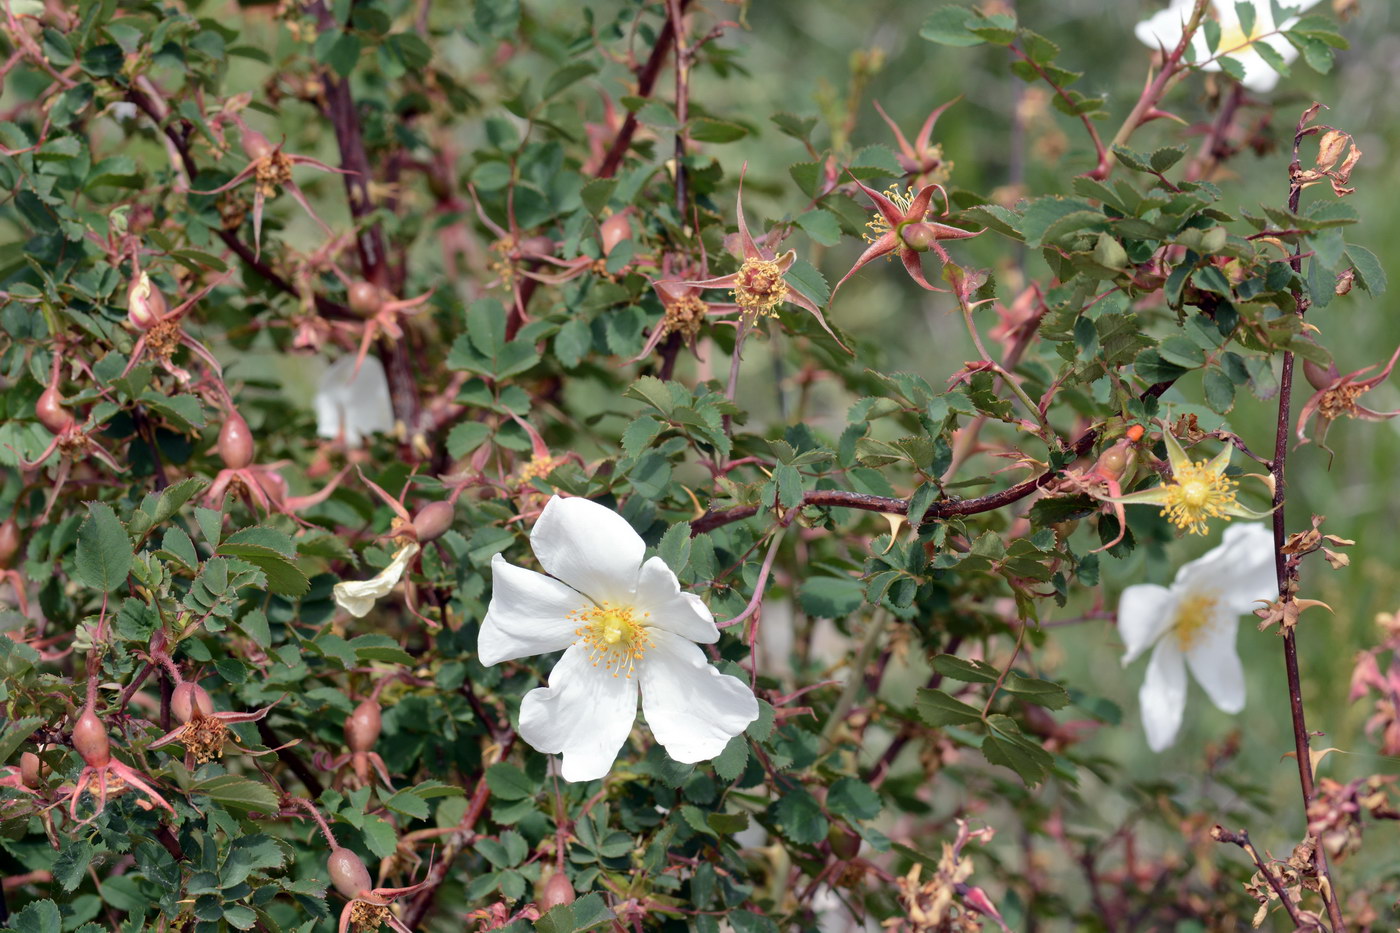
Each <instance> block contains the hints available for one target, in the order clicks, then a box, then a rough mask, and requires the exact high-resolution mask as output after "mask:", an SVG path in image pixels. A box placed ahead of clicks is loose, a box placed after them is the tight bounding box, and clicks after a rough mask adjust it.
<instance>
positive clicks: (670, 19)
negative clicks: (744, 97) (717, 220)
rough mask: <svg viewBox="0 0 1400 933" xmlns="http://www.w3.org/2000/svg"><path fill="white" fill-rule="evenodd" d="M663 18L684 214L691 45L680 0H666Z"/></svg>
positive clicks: (678, 192) (678, 205)
mask: <svg viewBox="0 0 1400 933" xmlns="http://www.w3.org/2000/svg"><path fill="white" fill-rule="evenodd" d="M666 22H667V24H668V25H669V26H670V27H671V41H672V45H673V46H674V48H675V53H676V123H678V124H679V126H678V128H677V129H676V157H675V158H676V214H677V215H679V216H681V217H684V216H685V215H686V200H687V192H686V177H685V150H686V143H687V137H688V133H687V132H686V128H685V125H686V121H687V120H689V119H690V49H688V48H687V47H686V44H685V19H684V14H683V13H682V12H681V0H666Z"/></svg>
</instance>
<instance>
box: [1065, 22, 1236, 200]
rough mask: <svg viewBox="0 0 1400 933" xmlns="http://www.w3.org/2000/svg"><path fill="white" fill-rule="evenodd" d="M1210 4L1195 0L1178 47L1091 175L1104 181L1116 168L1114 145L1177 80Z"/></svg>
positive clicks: (1148, 111)
mask: <svg viewBox="0 0 1400 933" xmlns="http://www.w3.org/2000/svg"><path fill="white" fill-rule="evenodd" d="M1209 7H1210V0H1196V5H1195V7H1194V8H1192V10H1191V18H1190V19H1189V20H1187V22H1186V26H1185V28H1183V29H1182V31H1181V41H1179V42H1178V43H1177V44H1176V48H1174V49H1172V50H1171V52H1169V53H1167V58H1166V61H1164V62H1163V63H1162V70H1161V71H1159V72H1158V73H1157V77H1156V78H1154V79H1153V80H1152V81H1150V82H1148V84H1147V86H1146V87H1144V88H1143V89H1142V95H1141V96H1140V97H1138V101H1137V103H1136V104H1134V105H1133V109H1132V111H1131V112H1130V113H1129V114H1128V118H1127V119H1126V120H1124V121H1123V125H1122V126H1120V127H1119V128H1118V132H1117V133H1116V134H1114V137H1113V141H1112V142H1110V143H1109V144H1108V152H1107V153H1105V154H1104V156H1103V157H1102V158H1100V160H1099V165H1098V167H1097V168H1095V169H1094V170H1093V171H1092V172H1090V173H1089V177H1090V178H1093V179H1096V180H1098V181H1103V180H1104V179H1105V178H1107V177H1108V176H1109V174H1110V173H1112V171H1113V165H1114V163H1115V162H1116V161H1117V160H1116V158H1115V157H1114V155H1113V147H1114V146H1119V145H1122V144H1123V143H1125V142H1127V141H1128V137H1130V136H1132V135H1133V133H1134V132H1135V131H1136V130H1137V128H1138V127H1139V126H1142V124H1143V123H1145V122H1147V119H1148V115H1149V114H1150V113H1151V112H1152V110H1153V109H1154V108H1155V107H1156V106H1157V102H1158V101H1159V100H1161V99H1162V95H1163V94H1165V93H1166V92H1167V89H1168V87H1170V86H1171V84H1172V82H1173V81H1174V80H1176V77H1177V76H1178V75H1179V74H1180V73H1181V57H1182V56H1183V55H1185V54H1186V50H1187V49H1188V48H1189V47H1190V45H1191V40H1192V38H1193V37H1194V36H1195V35H1196V30H1197V29H1199V28H1201V22H1202V21H1203V20H1204V19H1205V15H1206V10H1207V9H1208V8H1209Z"/></svg>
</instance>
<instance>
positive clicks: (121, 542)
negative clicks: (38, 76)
mask: <svg viewBox="0 0 1400 933" xmlns="http://www.w3.org/2000/svg"><path fill="white" fill-rule="evenodd" d="M131 558H132V552H131V539H130V538H128V537H127V536H126V529H125V528H123V527H122V523H121V522H120V521H119V520H118V519H117V515H116V513H115V512H113V511H112V507H111V506H109V505H107V504H106V503H105V502H89V503H88V517H87V518H86V519H84V521H83V524H82V527H80V528H79V529H78V553H77V557H76V566H77V571H78V577H79V579H81V580H82V582H83V583H85V584H86V585H88V586H90V587H92V588H93V589H95V590H101V591H102V592H104V593H110V592H112V591H113V590H115V589H116V588H117V587H119V586H121V585H122V584H123V583H124V582H126V575H127V573H128V572H129V571H130V570H131Z"/></svg>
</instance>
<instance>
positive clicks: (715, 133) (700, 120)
mask: <svg viewBox="0 0 1400 933" xmlns="http://www.w3.org/2000/svg"><path fill="white" fill-rule="evenodd" d="M687 129H688V130H689V131H690V138H691V139H693V140H695V141H696V142H700V143H732V142H736V141H738V140H740V139H743V138H744V137H745V136H747V135H749V131H748V130H746V129H745V128H744V127H742V126H740V125H739V124H738V123H730V122H729V121H728V120H715V119H712V118H710V117H692V118H691V120H690V122H689V123H688V124H687Z"/></svg>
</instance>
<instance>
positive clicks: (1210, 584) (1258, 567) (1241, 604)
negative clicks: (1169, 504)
mask: <svg viewBox="0 0 1400 933" xmlns="http://www.w3.org/2000/svg"><path fill="white" fill-rule="evenodd" d="M1277 596H1278V584H1277V581H1276V580H1275V578H1274V536H1273V533H1272V532H1271V531H1269V529H1268V528H1267V527H1265V526H1264V525H1231V526H1230V527H1229V528H1227V529H1225V536H1224V538H1223V539H1222V540H1221V542H1220V546H1219V547H1217V548H1215V549H1214V550H1212V551H1209V552H1207V553H1206V554H1204V555H1202V556H1201V557H1198V558H1196V559H1195V560H1193V561H1191V562H1190V563H1189V564H1185V565H1184V566H1182V568H1181V569H1180V570H1179V571H1177V574H1176V580H1174V581H1173V582H1172V585H1171V587H1165V586H1157V585H1156V584H1154V583H1141V584H1138V585H1136V586H1130V587H1128V588H1127V589H1126V590H1124V591H1123V595H1122V597H1121V598H1120V599H1119V601H1118V631H1119V633H1120V634H1121V635H1122V636H1123V643H1124V646H1125V648H1126V652H1125V653H1124V655H1123V664H1124V665H1127V664H1129V663H1130V662H1132V661H1133V660H1134V659H1135V658H1137V657H1138V656H1139V655H1141V654H1142V653H1143V652H1144V651H1146V650H1147V649H1148V648H1153V645H1156V647H1155V648H1153V650H1152V659H1151V660H1150V661H1149V662H1148V664H1147V677H1146V678H1145V679H1144V680H1143V682H1142V689H1141V690H1140V691H1139V692H1138V703H1139V705H1140V706H1141V707H1142V725H1143V729H1144V730H1146V732H1147V744H1148V745H1149V746H1150V747H1151V748H1152V750H1153V751H1154V752H1160V751H1161V750H1162V749H1164V748H1166V747H1168V746H1169V745H1171V744H1172V742H1174V741H1175V740H1176V733H1177V730H1178V729H1180V728H1181V717H1182V713H1183V712H1184V711H1185V709H1186V669H1187V668H1188V667H1189V668H1190V669H1191V673H1192V674H1193V675H1194V676H1195V678H1196V682H1197V683H1198V684H1200V685H1201V688H1202V689H1203V690H1205V692H1206V696H1208V697H1210V699H1211V702H1212V703H1214V704H1215V705H1216V706H1217V707H1219V708H1220V709H1221V710H1223V711H1224V712H1227V713H1238V712H1239V711H1240V710H1242V709H1244V699H1245V685H1244V668H1243V667H1242V666H1241V664H1240V656H1239V654H1238V653H1237V652H1236V651H1235V634H1236V632H1237V630H1238V628H1239V623H1240V616H1242V615H1244V614H1245V613H1247V612H1250V611H1251V610H1253V609H1255V608H1257V603H1258V601H1259V600H1272V599H1275V598H1277Z"/></svg>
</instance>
